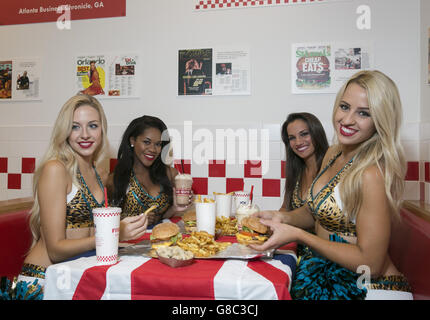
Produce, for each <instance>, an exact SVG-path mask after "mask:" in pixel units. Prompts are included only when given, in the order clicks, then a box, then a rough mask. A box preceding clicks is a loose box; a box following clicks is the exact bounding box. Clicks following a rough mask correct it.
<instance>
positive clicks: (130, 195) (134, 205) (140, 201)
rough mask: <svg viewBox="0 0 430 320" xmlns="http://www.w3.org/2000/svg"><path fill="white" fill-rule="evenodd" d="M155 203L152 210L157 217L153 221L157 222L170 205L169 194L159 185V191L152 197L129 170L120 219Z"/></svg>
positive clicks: (140, 211) (133, 214) (142, 210)
mask: <svg viewBox="0 0 430 320" xmlns="http://www.w3.org/2000/svg"><path fill="white" fill-rule="evenodd" d="M154 204H155V205H157V208H156V209H155V210H154V212H155V216H156V217H157V218H156V220H157V221H155V222H154V223H156V222H158V221H159V220H160V219H161V217H162V216H163V214H164V213H165V212H166V211H167V209H168V208H169V207H170V206H171V201H169V196H168V194H167V193H166V192H164V190H163V186H161V185H160V193H159V194H158V195H157V196H156V197H153V196H151V195H150V194H148V193H147V192H146V191H145V190H144V189H143V188H142V186H141V185H140V183H139V181H138V180H137V178H136V175H135V174H134V171H132V172H131V175H130V182H129V186H128V189H127V192H126V198H125V202H124V205H123V210H122V213H121V219H123V218H125V217H129V216H136V215H139V214H141V213H143V212H145V211H146V209H148V208H150V207H152V206H153V205H154Z"/></svg>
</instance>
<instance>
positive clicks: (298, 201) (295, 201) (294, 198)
mask: <svg viewBox="0 0 430 320" xmlns="http://www.w3.org/2000/svg"><path fill="white" fill-rule="evenodd" d="M300 180H301V177H299V179H297V182H296V186H295V187H294V190H293V194H292V195H291V208H292V209H293V210H294V209H297V208H300V207H302V206H303V205H304V204H305V203H306V200H303V199H302V198H301V197H300V189H301V187H300Z"/></svg>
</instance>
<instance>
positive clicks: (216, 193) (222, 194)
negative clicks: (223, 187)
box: [214, 191, 234, 196]
mask: <svg viewBox="0 0 430 320" xmlns="http://www.w3.org/2000/svg"><path fill="white" fill-rule="evenodd" d="M233 194H234V191H232V192H229V193H222V192H215V191H214V196H217V195H219V196H229V195H233Z"/></svg>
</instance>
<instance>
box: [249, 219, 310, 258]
mask: <svg viewBox="0 0 430 320" xmlns="http://www.w3.org/2000/svg"><path fill="white" fill-rule="evenodd" d="M260 222H261V223H262V224H264V225H266V226H268V227H269V228H270V229H271V230H272V232H273V234H272V236H271V237H270V238H269V239H268V240H267V241H266V242H264V243H263V244H261V245H257V244H250V245H249V247H251V248H252V249H254V250H258V251H265V250H270V249H277V248H279V247H281V246H283V245H285V244H287V243H290V242H295V241H298V239H299V233H300V232H301V231H302V229H300V228H296V227H293V226H291V225H288V224H286V223H282V222H279V221H276V220H268V219H260Z"/></svg>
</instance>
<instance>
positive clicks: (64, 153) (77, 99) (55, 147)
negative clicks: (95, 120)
mask: <svg viewBox="0 0 430 320" xmlns="http://www.w3.org/2000/svg"><path fill="white" fill-rule="evenodd" d="M84 105H88V106H91V107H93V108H95V109H96V110H97V111H98V113H99V115H100V121H101V128H102V143H101V144H100V146H99V147H98V148H97V150H96V151H95V152H94V156H93V162H94V163H93V164H94V165H97V164H98V163H99V162H100V161H101V160H103V158H104V157H105V154H106V152H107V151H108V140H107V121H106V115H105V113H104V111H103V107H102V105H101V104H100V102H99V101H98V100H97V99H96V98H94V97H92V96H89V95H85V94H79V95H76V96H73V97H71V98H70V99H69V100H67V102H66V103H65V104H64V105H63V107H62V108H61V110H60V112H59V114H58V117H57V120H56V121H55V124H54V128H53V130H52V134H51V139H50V142H49V147H48V150H47V151H46V153H45V155H44V156H43V158H42V159H41V161H40V164H39V166H38V168H37V169H36V171H35V173H34V176H33V197H34V204H33V208H32V209H31V217H30V228H31V232H32V234H33V245H34V244H36V242H37V241H38V240H39V238H40V206H39V201H38V197H37V187H38V182H39V179H40V176H41V173H42V171H43V168H44V166H45V164H46V163H47V162H48V161H50V160H58V161H60V162H62V163H63V164H64V166H65V168H66V170H67V172H68V173H69V175H70V177H72V181H73V183H74V184H76V185H78V182H77V179H76V173H77V170H78V161H77V158H76V152H75V151H74V150H73V149H72V148H71V146H70V144H69V141H68V138H69V136H70V133H71V132H72V124H73V115H74V112H75V110H76V109H77V108H79V107H81V106H84Z"/></svg>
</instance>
